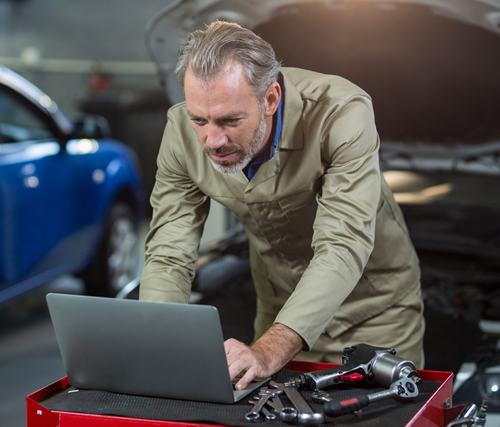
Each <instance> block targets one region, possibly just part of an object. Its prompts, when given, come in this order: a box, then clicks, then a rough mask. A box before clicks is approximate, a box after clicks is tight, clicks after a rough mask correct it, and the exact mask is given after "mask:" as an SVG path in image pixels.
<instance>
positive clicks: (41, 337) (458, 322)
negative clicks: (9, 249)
mask: <svg viewBox="0 0 500 427" xmlns="http://www.w3.org/2000/svg"><path fill="white" fill-rule="evenodd" d="M170 3H173V1H170V0H167V1H165V0H147V1H145V2H138V1H137V0H85V1H78V0H43V1H42V0H0V64H1V65H4V66H7V67H9V68H11V69H12V70H14V71H16V72H18V73H19V74H21V75H22V76H24V77H25V78H27V79H28V80H29V81H31V82H32V83H34V84H35V85H36V86H38V87H39V88H40V89H41V90H43V91H44V92H45V93H47V94H49V95H50V96H51V97H52V98H53V100H54V101H55V102H56V103H57V104H58V105H59V106H60V107H61V108H62V109H63V110H64V111H65V112H66V113H68V114H69V115H70V116H72V115H74V114H75V113H76V112H79V111H86V112H88V113H94V114H102V115H104V116H106V117H107V119H108V121H109V122H110V125H111V129H112V133H113V136H114V137H115V138H116V139H118V140H120V141H122V142H124V143H125V144H127V145H128V146H130V147H132V148H133V149H134V150H135V151H136V153H137V155H138V157H139V160H140V163H141V166H142V169H143V170H142V173H143V177H144V186H145V190H146V193H147V194H148V196H149V192H150V191H151V189H152V186H153V183H154V175H155V171H156V166H155V159H156V153H157V150H158V147H159V144H160V139H161V135H162V132H163V127H164V124H165V116H166V111H167V109H168V107H169V103H168V101H167V98H166V97H165V92H164V90H163V88H162V87H161V86H160V83H159V78H158V75H157V71H156V67H155V64H154V63H153V62H152V60H151V58H150V57H149V55H148V52H147V50H146V43H145V34H144V31H145V28H146V25H147V23H148V22H149V21H150V20H151V18H152V17H153V16H155V15H156V14H157V13H158V12H160V11H161V10H163V9H164V8H165V7H166V6H168V5H169V4H170ZM332 9H333V8H332ZM386 9H388V10H389V9H390V7H389V6H386ZM311 11H312V12H311V16H310V19H314V14H315V13H316V14H319V15H321V14H324V11H322V10H320V9H313V8H311ZM287 19H288V16H287V15H286V13H283V14H282V16H281V21H279V24H280V25H281V26H280V27H278V28H279V29H281V30H285V29H287V28H289V27H288V25H293V24H294V22H293V19H292V22H291V23H290V22H287ZM313 22H314V21H313ZM295 24H296V23H295ZM437 25H439V22H438V24H437ZM270 27H271V26H270V25H268V26H266V25H262V26H261V27H260V28H259V30H260V31H262V33H263V34H268V35H269V37H272V36H273V33H272V28H270ZM318 31H320V30H319V29H318ZM450 34H452V33H450ZM455 36H456V34H455ZM298 38H299V39H300V37H298ZM389 38H390V35H389ZM477 40H482V39H480V38H478V39H477ZM463 41H464V40H461V42H463ZM488 43H489V41H488ZM492 43H496V44H495V45H494V49H492V50H490V53H489V54H488V55H491V61H492V65H491V68H489V70H488V72H487V73H486V74H487V76H485V78H484V81H483V82H482V83H483V84H484V86H485V87H487V82H489V79H491V74H493V75H494V74H495V70H498V69H499V68H498V64H499V61H498V58H500V50H495V48H498V45H499V42H492ZM292 45H293V46H295V52H299V51H300V50H299V45H300V40H295V41H294V42H293V43H292ZM275 46H276V48H277V50H278V55H279V54H280V53H282V54H287V55H290V58H293V54H294V52H293V51H292V50H289V51H287V49H286V46H282V45H280V44H279V42H278V41H275ZM462 47H463V48H461V49H459V50H460V51H462V52H463V51H465V50H464V49H467V50H466V51H467V52H471V54H472V52H473V51H476V52H482V49H485V48H486V47H488V48H491V44H490V43H489V44H488V45H487V46H486V44H480V43H478V44H473V43H471V44H470V45H467V46H465V44H464V45H463V46H462ZM280 50H281V52H280ZM351 53H352V52H351ZM357 54H359V52H357ZM377 54H380V52H377ZM350 56H351V57H354V56H355V55H350ZM459 60H460V58H458V57H456V56H455V57H454V61H456V62H457V63H456V64H452V65H453V66H450V68H446V72H448V73H450V81H455V80H456V81H459V82H460V84H462V83H463V82H464V81H463V80H461V79H460V78H459V77H457V76H458V74H459V73H458V72H456V73H455V71H456V70H459V69H460V64H459V63H458V61H459ZM444 62H446V61H444ZM287 65H288V64H287ZM300 65H302V66H306V65H305V64H300ZM315 65H316V66H317V67H321V64H315ZM358 69H359V70H363V67H358ZM346 70H348V67H347V68H346ZM396 74H397V73H396ZM415 75H416V74H415ZM496 75H497V76H498V75H500V74H498V73H497V74H496ZM444 77H445V78H446V74H444ZM360 78H362V77H361V76H360ZM497 80H498V79H497ZM369 83H370V82H367V84H369ZM429 87H430V86H429ZM429 87H426V89H429ZM103 88H104V89H105V90H104V91H103ZM463 88H464V89H465V86H463ZM400 90H402V89H400ZM497 90H498V89H497ZM368 91H369V92H370V93H372V92H371V91H370V90H368ZM472 92H474V91H472ZM103 93H104V96H103ZM412 93H413V92H412ZM497 93H498V92H493V95H495V94H497ZM426 94H427V92H425V93H424V92H423V91H422V93H420V94H418V90H417V91H416V92H415V93H413V95H419V96H420V95H422V97H424V95H426ZM442 95H443V96H442V98H446V96H445V94H442ZM446 95H447V94H446ZM473 97H474V95H471V99H472V98H473ZM479 98H480V99H481V100H482V101H483V103H484V102H489V101H488V99H489V98H488V97H485V96H484V94H481V95H480V96H479ZM419 99H422V98H419ZM497 100H498V97H497ZM452 102H453V101H450V103H452ZM492 102H493V101H492ZM494 102H497V101H494ZM487 105H489V104H487ZM492 105H493V106H494V108H495V109H496V110H494V111H493V110H492V111H490V113H491V114H493V115H495V117H498V113H499V112H500V111H498V103H493V104H492ZM403 109H404V106H401V111H403ZM423 110H424V109H422V111H423ZM476 110H477V109H476ZM422 111H420V112H419V114H420V113H422ZM496 120H497V123H498V119H496ZM466 124H467V123H466V120H464V125H466ZM392 149H393V151H390V150H389V151H388V152H386V153H388V154H387V156H386V157H385V158H383V159H382V160H383V161H385V162H386V165H389V166H390V165H391V161H393V160H394V159H396V160H397V162H399V163H397V162H396V163H397V164H399V165H405V163H404V162H405V161H407V160H408V159H409V158H411V155H410V154H409V153H402V154H401V153H399V152H398V149H399V148H398V147H392ZM498 152H500V149H497V152H496V154H493V155H491V156H490V154H491V153H489V152H485V154H484V156H485V158H486V157H487V160H486V163H488V162H489V163H488V165H490V164H493V166H492V167H493V169H495V168H496V169H498V161H499V156H498ZM399 155H401V156H400V157H398V156H399ZM391 156H392V157H391ZM471 157H473V158H474V159H480V157H481V155H479V154H477V153H474V154H473V156H471ZM490 157H491V160H490ZM495 162H496V163H495ZM388 176H389V175H388ZM491 176H492V177H493V178H491V181H489V184H488V186H486V187H487V188H486V187H481V186H478V187H477V188H474V189H473V192H474V193H475V194H476V196H477V199H478V200H479V199H481V198H483V199H484V198H488V197H490V196H488V195H487V194H486V191H487V190H488V189H490V190H491V188H493V189H495V191H497V190H496V189H498V188H500V186H498V183H499V182H498V174H497V175H491ZM468 182H470V181H468ZM439 184H440V185H441V184H442V182H439ZM454 185H455V184H454ZM435 187H436V186H434V187H432V188H434V190H435V189H436V188H435ZM446 188H448V187H446ZM446 188H445V191H448V190H446ZM457 188H458V186H457ZM440 189H441V190H442V189H443V187H440ZM424 190H425V189H424ZM469 193H470V191H469ZM401 194H403V193H401ZM409 194H410V193H407V192H404V194H403V195H405V196H408V195H409ZM427 194H428V193H426V192H425V191H421V192H420V193H419V197H422V198H425V197H427ZM485 194H486V196H485ZM488 194H490V193H488ZM491 194H493V196H491V197H490V199H491V201H492V203H493V202H498V198H497V199H495V197H494V195H495V194H497V193H495V192H494V191H493V192H492V193H491ZM410 196H411V194H410ZM399 200H403V198H400V199H399ZM497 208H498V206H497ZM488 212H490V211H488ZM492 212H493V215H497V216H496V218H497V219H495V221H494V222H495V224H496V225H495V226H494V227H491V218H492V216H488V217H485V216H481V215H479V213H478V212H477V215H476V216H474V215H472V216H471V215H468V216H467V215H466V214H470V212H469V211H467V212H466V211H461V210H456V211H452V212H451V213H450V214H449V215H450V217H442V218H441V217H440V218H438V219H440V220H441V223H440V225H441V226H442V225H443V224H445V223H446V221H451V220H450V219H449V218H452V219H454V220H457V221H462V220H463V221H462V223H461V229H466V234H467V233H469V234H467V237H468V238H469V239H470V240H473V239H475V238H477V236H479V238H483V237H484V239H485V241H486V240H488V242H489V243H491V242H493V244H494V245H497V246H496V247H497V251H498V242H499V241H500V240H499V236H500V231H499V229H498V223H499V222H498V217H499V214H498V212H499V211H498V210H497V211H492ZM145 213H146V215H145V219H144V221H143V223H142V224H141V239H142V240H143V239H144V235H145V233H146V231H147V228H148V222H149V215H150V210H149V207H148V204H147V203H146V204H145ZM412 213H413V211H409V212H408V214H407V215H408V216H407V218H408V219H409V220H411V221H415V222H418V220H419V218H420V219H422V218H424V222H425V223H426V224H429V223H431V222H432V221H431V219H436V218H437V217H438V216H439V215H440V214H441V213H440V212H439V211H431V213H430V215H429V213H428V212H427V213H425V215H423V214H422V213H421V212H420V213H418V215H416V216H412ZM473 213H474V212H473ZM405 214H406V212H405ZM419 215H421V216H420V217H419ZM431 217H433V218H431ZM443 218H444V219H443ZM485 218H488V221H490V222H488V221H486V220H485ZM493 218H494V217H493ZM465 219H466V221H465ZM209 221H210V222H209V224H208V226H207V227H206V233H205V235H204V238H203V244H204V245H205V246H206V245H208V244H209V243H210V242H213V241H216V240H217V239H218V238H219V237H220V236H221V235H223V233H224V232H225V230H226V229H227V228H228V227H229V226H230V225H234V222H233V220H232V219H231V217H230V216H228V215H227V212H226V211H225V210H224V209H223V208H222V207H221V206H219V205H215V206H214V209H213V211H212V212H211V215H210V219H209ZM422 223H423V222H421V223H420V224H422ZM445 225H446V224H445ZM445 228H446V227H445ZM412 230H416V232H418V231H419V230H418V229H412ZM430 230H433V229H432V227H431V228H430ZM423 231H424V233H423V234H421V235H419V236H420V237H421V236H422V235H424V234H425V233H427V234H429V229H427V228H424V229H423ZM439 231H441V228H440V229H439ZM459 231H460V230H459ZM459 231H457V230H451V232H450V233H451V234H453V233H455V234H456V235H457V236H458V233H459ZM431 234H432V232H431ZM448 237H449V236H448ZM426 242H427V241H426ZM230 243H231V246H230V247H231V248H235V249H234V252H235V253H233V254H229V255H230V257H229V258H230V259H229V261H228V260H226V261H225V262H226V264H224V265H225V267H226V268H228V269H233V271H234V272H235V277H237V278H238V279H234V280H232V281H231V282H230V283H228V284H227V285H226V287H225V288H224V291H223V292H221V291H220V290H219V289H216V288H215V287H214V289H212V288H211V286H212V285H213V283H214V279H213V276H212V279H211V281H210V280H208V282H210V283H209V284H208V285H207V287H206V288H204V289H202V291H203V295H202V296H199V298H200V301H202V302H203V303H208V304H214V305H216V306H217V307H218V308H219V310H220V313H221V318H222V321H223V328H224V334H225V336H226V337H229V336H232V337H236V338H239V339H241V340H243V341H246V342H248V341H249V340H250V339H251V324H252V318H253V314H254V307H253V298H254V293H253V289H252V286H251V282H250V280H249V277H248V275H246V274H239V273H240V272H241V271H243V270H244V263H243V265H242V264H241V263H240V262H238V261H237V260H235V257H234V255H235V254H237V255H241V254H242V253H243V254H244V249H243V251H241V241H240V240H239V236H237V238H236V240H232V241H231V242H230ZM447 243H448V244H451V245H453V242H451V243H450V242H447ZM489 243H488V244H489ZM139 246H140V247H139V248H138V251H137V258H138V259H142V257H143V248H142V245H139ZM485 247H486V246H485ZM487 249H488V251H489V255H491V256H492V257H493V258H488V259H495V260H497V261H498V259H500V258H499V257H498V252H494V251H493V250H491V251H490V249H489V246H488V247H487ZM475 255H477V254H475ZM495 256H496V258H495ZM421 257H422V260H423V265H424V266H425V267H426V269H425V271H424V273H425V274H427V275H426V276H425V275H424V276H425V277H424V282H425V283H424V284H425V285H426V288H425V292H426V298H427V303H428V305H427V307H428V308H427V312H426V318H427V319H428V331H429V333H428V335H427V338H426V339H427V342H426V345H427V348H429V349H430V350H432V351H430V352H429V355H428V356H429V357H428V361H430V367H428V368H430V369H440V370H446V369H447V367H448V366H450V368H449V369H450V370H452V371H453V372H454V373H455V374H457V373H458V370H459V368H462V366H461V364H462V362H463V361H464V358H463V354H466V353H467V354H468V355H469V356H468V358H467V359H466V360H465V362H470V363H476V362H484V360H487V363H486V365H487V368H489V371H482V373H481V377H480V378H479V377H478V381H483V382H485V381H489V382H488V387H490V388H489V391H490V393H491V390H494V391H499V390H500V388H499V386H500V377H499V376H498V369H496V368H497V364H500V362H496V360H498V353H497V352H496V346H495V344H496V341H497V334H498V332H499V330H498V328H497V326H496V325H497V322H496V321H497V320H499V319H500V315H499V310H500V309H499V307H500V303H499V302H498V301H499V300H498V292H497V291H496V290H497V288H498V284H499V283H500V280H499V277H500V275H499V272H498V262H497V261H494V262H497V265H496V266H495V265H494V262H493V264H491V263H490V264H488V263H485V264H483V263H482V261H481V262H478V263H474V261H473V256H472V254H467V253H466V254H462V255H460V256H459V257H455V256H450V257H438V258H439V259H437V258H436V256H435V252H433V250H429V251H424V252H422V253H421ZM471 260H472V261H471ZM437 261H439V262H437ZM440 262H441V264H440ZM438 264H439V265H438ZM218 268H219V267H218V266H217V265H215V268H213V269H212V271H207V272H206V273H205V274H206V275H213V274H214V271H213V270H214V269H218ZM219 270H220V269H219ZM436 272H439V274H437V273H436ZM216 278H217V277H216ZM464 279H467V280H469V279H470V280H469V281H468V282H467V284H466V286H463V280H464ZM475 279H478V280H477V281H475ZM461 280H462V282H461ZM478 283H479V285H478ZM455 285H457V286H459V287H455ZM478 286H479V289H481V291H482V290H483V289H486V290H487V291H488V292H490V293H489V294H488V296H484V294H482V293H479V292H478ZM481 286H483V288H481ZM457 289H459V291H457ZM49 291H56V292H68V293H75V294H84V293H85V292H86V290H85V288H84V285H83V282H82V280H81V279H78V278H75V277H73V276H63V277H60V278H58V279H57V280H55V281H51V282H50V283H47V284H46V285H45V286H44V287H42V288H39V289H37V290H36V291H34V292H31V293H29V294H28V295H26V296H23V297H20V298H17V299H15V300H13V301H10V302H8V303H7V304H3V305H0V425H2V426H12V427H18V426H23V425H26V420H25V418H26V417H25V397H26V395H28V394H29V393H31V392H33V391H35V390H37V389H39V388H42V387H44V386H46V385H47V384H49V383H51V382H53V381H55V380H57V379H59V378H61V377H63V376H64V375H65V372H64V366H63V364H62V361H61V358H60V354H59V350H58V347H57V343H56V340H55V336H54V333H53V329H52V325H51V322H50V319H49V317H48V313H47V310H46V304H45V295H46V293H47V292H49ZM485 306H487V309H488V313H489V314H488V315H489V320H487V322H484V321H483V323H482V326H483V328H482V329H480V328H479V321H480V320H481V318H482V315H483V314H484V310H483V309H484V307H485ZM235 319H237V321H233V320H235ZM485 328H486V330H487V332H485ZM440 356H442V357H440ZM486 365H485V366H486ZM451 366H453V368H451ZM467 366H468V365H467V363H466V364H465V368H467ZM474 366H476V365H474ZM481 384H482V383H480V385H479V387H481V386H482V385H481ZM495 387H496V389H495ZM492 398H493V401H494V404H496V405H497V406H498V407H499V408H500V399H499V398H498V396H496V395H493V396H492ZM495 399H498V400H497V401H495ZM487 425H488V427H492V426H494V425H500V422H499V421H498V418H496V419H495V417H494V416H492V414H489V421H488V424H487Z"/></svg>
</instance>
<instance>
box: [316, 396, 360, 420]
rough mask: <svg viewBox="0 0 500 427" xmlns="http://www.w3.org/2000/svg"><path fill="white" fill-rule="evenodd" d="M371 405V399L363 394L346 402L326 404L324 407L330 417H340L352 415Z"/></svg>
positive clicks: (337, 401) (338, 401)
mask: <svg viewBox="0 0 500 427" xmlns="http://www.w3.org/2000/svg"><path fill="white" fill-rule="evenodd" d="M369 403H370V399H369V397H368V396H367V395H366V394H362V395H360V396H356V397H352V398H350V399H346V400H336V401H331V402H325V404H324V405H323V411H324V413H325V414H326V415H328V416H330V417H338V416H339V415H345V414H350V413H351V412H354V411H358V410H359V409H361V408H364V407H366V406H368V404H369Z"/></svg>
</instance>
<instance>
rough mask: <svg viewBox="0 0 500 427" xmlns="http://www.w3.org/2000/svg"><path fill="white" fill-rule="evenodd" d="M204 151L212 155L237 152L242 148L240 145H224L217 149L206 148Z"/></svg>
mask: <svg viewBox="0 0 500 427" xmlns="http://www.w3.org/2000/svg"><path fill="white" fill-rule="evenodd" d="M204 151H205V154H207V155H208V156H210V155H215V156H224V155H226V154H231V153H237V152H239V151H241V150H240V149H239V148H238V147H234V146H227V145H224V146H223V147H219V148H216V149H212V148H205V150H204Z"/></svg>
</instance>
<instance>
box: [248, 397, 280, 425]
mask: <svg viewBox="0 0 500 427" xmlns="http://www.w3.org/2000/svg"><path fill="white" fill-rule="evenodd" d="M248 403H250V405H255V400H249V401H248ZM267 403H269V402H267ZM261 411H262V413H263V414H264V416H265V418H266V420H275V419H276V418H277V417H276V414H273V413H271V412H269V410H268V409H266V407H265V406H263V407H262V409H261Z"/></svg>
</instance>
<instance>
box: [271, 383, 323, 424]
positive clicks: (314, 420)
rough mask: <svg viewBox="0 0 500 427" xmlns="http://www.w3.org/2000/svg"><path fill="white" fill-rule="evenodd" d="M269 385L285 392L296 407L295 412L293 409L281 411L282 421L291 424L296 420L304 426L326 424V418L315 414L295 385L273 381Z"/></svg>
mask: <svg viewBox="0 0 500 427" xmlns="http://www.w3.org/2000/svg"><path fill="white" fill-rule="evenodd" d="M269 385H270V386H271V387H273V388H275V389H277V390H281V391H282V392H283V391H284V392H285V394H286V395H287V397H288V398H289V399H290V402H292V404H293V405H294V406H295V409H296V410H295V411H294V410H293V408H283V409H282V410H281V411H280V417H281V419H282V421H286V422H291V421H294V420H295V419H296V420H297V421H298V422H299V423H302V424H322V423H323V422H324V416H323V414H320V413H315V412H314V411H313V410H312V409H311V407H310V406H309V405H308V404H307V402H306V401H305V399H304V398H303V397H302V395H301V394H300V393H299V390H298V389H297V386H296V384H295V383H293V382H292V383H277V382H275V381H271V382H270V383H269Z"/></svg>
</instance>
